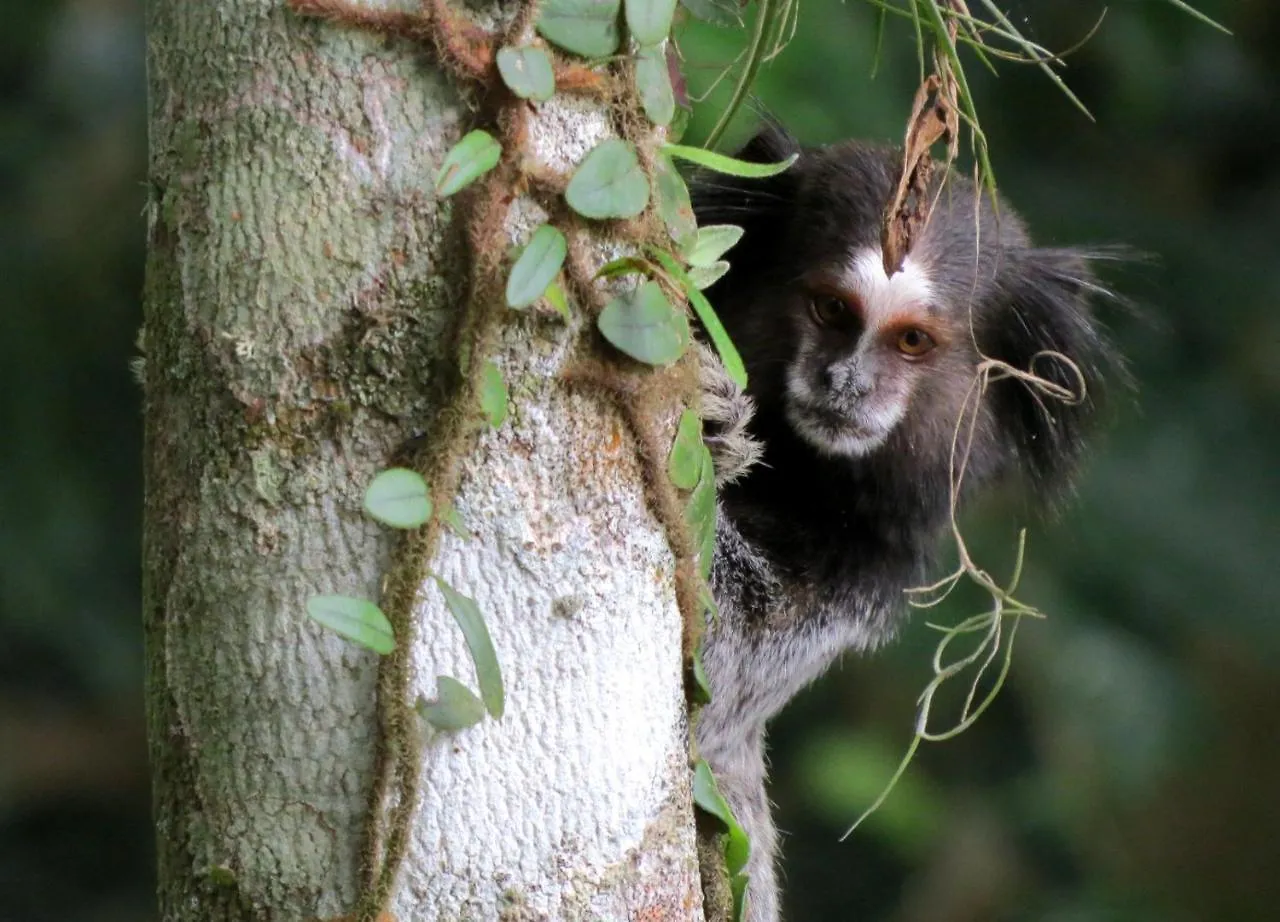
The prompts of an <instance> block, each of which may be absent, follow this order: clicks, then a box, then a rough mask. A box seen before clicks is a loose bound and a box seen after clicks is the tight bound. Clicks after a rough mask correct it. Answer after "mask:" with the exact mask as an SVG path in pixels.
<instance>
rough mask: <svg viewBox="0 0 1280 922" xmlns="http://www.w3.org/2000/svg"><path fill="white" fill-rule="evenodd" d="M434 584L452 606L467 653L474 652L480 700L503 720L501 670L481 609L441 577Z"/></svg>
mask: <svg viewBox="0 0 1280 922" xmlns="http://www.w3.org/2000/svg"><path fill="white" fill-rule="evenodd" d="M435 580H436V585H437V586H439V587H440V591H441V592H442V593H444V601H445V604H446V605H448V606H449V611H451V612H453V617H454V619H455V620H456V621H457V622H458V627H460V628H462V636H463V637H464V638H465V639H466V641H467V649H469V650H470V651H471V661H472V662H473V663H475V667H476V679H477V680H478V681H479V682H480V698H481V700H483V701H484V706H485V708H486V709H488V711H489V713H490V714H492V715H493V716H494V717H501V716H502V711H503V709H504V707H505V704H504V702H503V699H504V695H505V693H504V691H503V688H502V670H500V669H499V668H498V654H497V653H496V652H495V651H494V649H493V640H492V638H490V637H489V629H488V628H487V627H486V626H485V623H484V616H483V615H481V614H480V608H479V607H478V606H477V605H476V603H475V600H474V599H471V598H468V597H467V596H465V595H463V594H462V593H460V592H458V591H457V590H455V589H454V588H453V587H452V586H450V585H449V584H448V583H446V582H445V581H444V580H442V579H441V578H440V577H438V576H437V577H436V578H435Z"/></svg>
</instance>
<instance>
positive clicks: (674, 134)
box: [667, 104, 693, 144]
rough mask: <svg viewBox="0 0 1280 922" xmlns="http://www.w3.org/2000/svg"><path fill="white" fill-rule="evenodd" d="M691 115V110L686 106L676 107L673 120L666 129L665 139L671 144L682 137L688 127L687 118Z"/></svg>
mask: <svg viewBox="0 0 1280 922" xmlns="http://www.w3.org/2000/svg"><path fill="white" fill-rule="evenodd" d="M691 115H693V110H692V109H690V108H689V107H688V106H687V105H684V104H681V105H678V106H676V114H675V118H673V119H672V120H671V125H670V127H668V128H667V139H668V140H669V141H670V142H671V143H672V144H674V143H675V142H676V141H679V140H680V139H681V138H683V137H684V133H685V130H686V129H688V127H689V117H690V116H691Z"/></svg>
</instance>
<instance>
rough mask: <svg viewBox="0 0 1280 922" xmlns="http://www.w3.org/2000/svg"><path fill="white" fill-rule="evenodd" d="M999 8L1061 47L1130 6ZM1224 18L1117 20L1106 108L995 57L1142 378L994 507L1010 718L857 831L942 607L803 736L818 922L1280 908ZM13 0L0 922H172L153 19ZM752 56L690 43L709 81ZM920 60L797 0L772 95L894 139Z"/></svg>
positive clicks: (8, 56)
mask: <svg viewBox="0 0 1280 922" xmlns="http://www.w3.org/2000/svg"><path fill="white" fill-rule="evenodd" d="M1001 5H1002V7H1003V8H1005V9H1007V10H1008V11H1009V12H1010V15H1011V16H1012V18H1013V19H1014V20H1015V22H1017V24H1018V25H1019V26H1020V27H1022V28H1024V29H1025V30H1028V31H1029V32H1030V34H1031V35H1032V37H1033V38H1035V39H1036V40H1038V41H1039V42H1041V43H1042V44H1044V45H1046V46H1048V47H1050V48H1054V49H1062V48H1067V47H1069V46H1071V45H1073V44H1075V43H1076V42H1077V41H1078V40H1079V39H1080V38H1081V37H1083V36H1084V35H1085V34H1086V33H1087V32H1088V31H1089V28H1090V27H1091V26H1092V24H1093V22H1094V21H1095V20H1096V19H1097V17H1098V15H1099V13H1100V12H1101V11H1102V9H1103V6H1102V4H1101V3H1099V2H1094V0H1071V2H1056V3H1055V2H1051V0H1005V2H1003V3H1002V4H1001ZM1199 5H1200V6H1201V7H1202V8H1203V9H1205V10H1206V11H1207V12H1209V13H1210V14H1212V15H1214V16H1215V17H1217V18H1219V19H1220V20H1221V21H1223V22H1225V23H1226V24H1227V25H1228V26H1230V27H1231V28H1232V29H1233V30H1234V32H1235V35H1234V37H1227V36H1223V35H1221V34H1218V33H1215V32H1213V31H1211V30H1210V29H1208V28H1206V27H1204V26H1203V25H1200V24H1198V23H1196V22H1195V21H1194V20H1192V19H1191V18H1189V17H1187V16H1185V15H1183V14H1181V13H1179V12H1177V11H1176V10H1174V9H1173V8H1172V7H1171V6H1170V5H1168V4H1166V3H1163V2H1159V0H1130V2H1124V0H1118V2H1115V3H1113V4H1112V5H1111V7H1110V9H1109V11H1108V13H1107V15H1106V18H1105V20H1104V22H1103V23H1102V26H1101V28H1100V29H1099V31H1098V32H1097V34H1096V35H1095V36H1094V37H1093V38H1092V39H1091V40H1090V41H1089V42H1088V43H1087V44H1086V45H1085V46H1084V47H1083V48H1082V49H1080V50H1079V51H1077V52H1075V53H1074V54H1073V55H1072V56H1071V57H1070V59H1069V63H1070V68H1069V70H1068V72H1067V74H1066V76H1067V79H1068V80H1069V81H1070V83H1071V85H1072V87H1073V88H1074V89H1075V91H1076V92H1077V93H1078V94H1079V95H1080V97H1081V98H1082V99H1083V100H1084V101H1085V103H1086V104H1087V105H1088V106H1089V107H1090V108H1091V109H1092V111H1093V112H1094V114H1095V116H1096V117H1097V122H1096V124H1095V123H1090V122H1088V121H1087V120H1085V119H1084V118H1083V117H1082V116H1081V115H1080V114H1079V113H1078V112H1077V111H1076V110H1074V109H1073V108H1072V107H1071V106H1070V105H1069V104H1068V103H1067V102H1066V101H1065V100H1064V99H1063V98H1062V96H1061V95H1060V94H1059V93H1058V92H1057V91H1056V90H1055V89H1054V88H1053V87H1052V86H1051V85H1049V83H1048V82H1047V81H1046V80H1045V79H1044V78H1043V77H1042V76H1041V75H1039V74H1038V73H1037V72H1036V71H1034V69H1031V68H1027V67H1025V66H1017V65H1004V66H1002V67H1001V72H1000V76H999V78H998V79H995V78H992V77H990V76H989V75H985V74H984V73H983V72H982V70H981V68H980V67H979V66H977V65H976V63H975V62H973V61H972V59H971V58H970V59H968V61H969V63H970V69H969V73H970V75H971V79H972V81H973V84H974V88H975V92H976V95H977V100H978V111H979V114H980V115H981V117H982V118H983V123H984V126H985V129H986V131H987V134H988V136H989V139H990V143H991V149H992V155H993V160H994V164H995V169H996V172H997V177H998V179H999V182H1000V185H1001V189H1002V192H1003V193H1004V194H1005V195H1006V196H1007V197H1008V198H1009V200H1010V201H1012V202H1013V203H1014V204H1015V205H1016V206H1017V207H1018V208H1019V209H1020V210H1021V211H1022V212H1023V213H1024V214H1025V215H1026V216H1027V217H1028V218H1029V220H1030V223H1031V225H1032V227H1033V228H1034V229H1035V231H1036V233H1037V235H1038V237H1039V239H1040V240H1041V241H1043V242H1046V243H1124V244H1128V245H1130V246H1132V247H1134V248H1135V249H1137V250H1140V251H1144V252H1147V253H1150V254H1152V256H1153V257H1154V258H1153V259H1152V260H1150V261H1147V262H1143V263H1135V264H1134V265H1132V266H1129V267H1122V268H1120V269H1119V271H1112V272H1110V274H1109V275H1108V281H1109V282H1110V283H1112V284H1113V285H1114V286H1116V287H1118V288H1119V289H1120V290H1121V291H1122V292H1123V293H1124V294H1125V295H1127V296H1128V297H1130V298H1131V299H1132V300H1134V301H1135V302H1137V304H1138V305H1139V307H1140V309H1141V310H1140V312H1139V313H1140V315H1141V316H1133V315H1129V314H1125V313H1121V312H1116V313H1115V315H1114V316H1112V317H1110V318H1109V319H1110V321H1111V325H1112V327H1113V329H1114V331H1115V335H1116V338H1117V339H1118V340H1119V342H1120V343H1121V345H1122V348H1123V349H1124V351H1125V353H1126V354H1127V355H1128V356H1129V357H1130V358H1131V360H1132V364H1133V370H1134V374H1135V377H1136V379H1137V381H1138V389H1137V391H1136V393H1135V395H1134V397H1133V399H1131V400H1122V401H1120V407H1119V411H1118V414H1117V416H1118V419H1117V421H1116V423H1115V425H1114V427H1113V429H1112V431H1111V432H1110V433H1109V436H1108V438H1107V439H1106V440H1105V441H1104V442H1103V444H1102V445H1101V447H1100V449H1099V451H1098V453H1097V455H1096V457H1095V458H1094V460H1093V463H1092V465H1091V467H1090V469H1089V472H1088V476H1087V477H1086V478H1085V480H1084V482H1083V483H1082V485H1081V489H1080V495H1079V502H1078V503H1077V504H1076V505H1074V506H1073V507H1071V508H1070V509H1069V510H1068V511H1067V512H1066V513H1064V514H1063V515H1062V516H1060V517H1059V518H1058V519H1057V520H1056V521H1053V522H1048V523H1046V522H1040V521H1037V520H1034V519H1028V518H1027V516H1026V514H1025V512H1024V510H1023V509H1022V508H1021V507H1018V506H1012V505H1010V506H1004V507H1002V508H1001V509H999V510H989V511H988V515H986V516H985V517H979V518H975V519H974V520H972V521H970V522H969V523H968V526H967V527H968V528H969V530H970V531H971V532H972V534H973V535H974V538H975V542H974V543H975V551H976V553H977V554H978V555H979V561H980V562H981V563H983V564H985V565H988V566H989V567H990V568H991V569H993V571H994V572H996V573H1002V572H1005V571H1006V569H1007V567H1008V564H1009V560H1010V557H1011V550H1012V548H1013V545H1014V538H1015V535H1016V530H1017V528H1018V527H1019V526H1020V525H1021V524H1023V523H1024V521H1027V522H1029V523H1030V524H1031V527H1032V533H1031V538H1030V543H1029V551H1028V560H1029V562H1028V567H1027V576H1026V579H1025V581H1024V593H1023V594H1024V596H1025V597H1026V598H1027V599H1028V600H1030V601H1031V602H1033V603H1035V604H1037V605H1039V606H1040V607H1042V608H1044V609H1045V610H1047V611H1049V612H1050V613H1051V618H1050V619H1049V620H1048V621H1044V622H1030V623H1027V624H1025V625H1024V626H1023V627H1022V629H1021V630H1020V633H1019V639H1018V640H1019V646H1018V653H1017V656H1016V658H1015V665H1014V669H1013V673H1012V676H1011V679H1010V682H1009V684H1008V686H1007V687H1006V689H1005V691H1004V693H1003V694H1002V696H1001V697H1000V699H999V700H998V702H997V704H996V705H995V707H993V708H992V709H991V710H990V711H989V712H988V713H987V714H986V715H984V717H983V718H982V720H980V721H979V722H978V724H977V725H976V726H975V727H974V728H973V729H971V730H970V731H969V732H967V733H966V734H964V735H963V736H961V737H960V738H959V739H957V740H955V741H953V742H949V743H944V744H939V745H933V746H928V747H926V748H925V749H924V750H923V751H922V753H921V754H920V756H919V758H918V759H917V761H916V763H915V764H914V766H913V767H912V768H911V770H910V773H909V774H908V776H907V777H906V779H905V780H904V781H903V783H902V784H901V785H900V786H899V787H898V789H897V791H896V792H895V793H894V795H893V797H892V798H891V799H890V800H889V802H888V803H887V804H886V806H885V807H884V808H882V809H881V811H880V812H879V813H877V814H876V815H875V816H874V817H873V818H872V819H871V820H870V821H868V823H867V824H866V825H865V826H864V827H863V828H861V829H860V830H859V831H858V832H857V833H856V834H855V835H854V836H853V837H852V838H850V839H849V840H848V841H846V842H844V843H843V844H840V843H837V841H836V839H837V837H838V835H839V834H840V833H841V832H842V831H843V829H844V828H845V827H846V826H847V825H848V824H849V823H850V822H851V821H852V820H853V819H854V818H856V817H857V815H858V814H859V813H860V812H861V811H862V809H863V808H864V807H865V806H866V805H867V804H868V803H869V802H870V800H871V799H872V798H873V797H874V796H875V794H876V793H877V792H878V791H879V789H880V787H881V786H882V785H883V783H884V782H885V781H886V780H887V778H888V777H889V775H890V773H891V772H892V768H893V765H894V764H895V762H896V760H897V758H898V757H899V755H900V754H901V752H902V750H903V748H904V747H905V745H906V743H907V741H908V738H909V735H910V727H911V723H912V717H913V702H914V699H915V696H916V694H917V693H918V691H919V690H920V689H921V688H922V687H923V685H924V683H925V681H926V680H927V678H928V660H929V655H930V652H931V647H932V644H933V643H934V642H935V636H934V635H932V634H931V632H929V631H928V630H927V629H926V628H925V627H924V626H923V624H922V621H923V619H922V618H916V619H915V621H914V623H913V626H912V628H911V629H910V630H908V631H907V632H906V635H905V637H904V638H903V641H902V642H901V643H899V644H897V645H896V646H894V647H893V648H892V649H890V650H888V651H886V652H885V653H883V654H881V655H879V656H877V657H875V658H868V659H861V660H857V661H854V660H850V661H847V662H846V663H845V664H844V667H843V668H842V669H839V670H837V671H836V672H835V673H834V674H833V675H831V676H830V677H828V679H826V680H825V681H823V682H822V683H820V684H819V685H818V686H816V687H815V688H814V689H813V690H811V691H810V692H808V693H807V694H805V695H803V696H802V697H801V698H800V699H798V700H797V701H796V702H795V704H794V705H793V706H792V707H791V709H790V710H789V711H788V712H787V713H786V715H785V716H784V717H783V718H782V719H781V720H780V721H779V722H778V724H777V726H776V727H775V729H774V731H773V734H772V761H773V765H774V778H775V784H774V788H773V795H774V797H775V799H776V801H777V802H778V805H779V810H778V819H779V824H780V826H781V827H782V828H783V830H785V832H786V838H785V841H784V853H785V859H786V860H785V867H784V871H785V881H786V903H787V906H788V918H789V919H791V920H794V922H810V920H853V922H864V920H882V922H1000V920H1011V922H1012V920H1037V922H1113V920H1114V922H1145V920H1153V922H1154V920H1161V922H1237V920H1239V922H1247V920H1264V919H1265V920H1275V919H1277V918H1280V909H1277V907H1278V906H1280V793H1278V792H1277V785H1278V784H1280V665H1278V663H1280V618H1277V617H1275V616H1274V614H1273V612H1274V609H1275V607H1276V605H1275V603H1274V601H1273V600H1274V599H1276V598H1280V462H1278V461H1277V458H1278V457H1280V363H1277V360H1276V356H1277V354H1278V352H1280V105H1277V102H1276V90H1277V88H1280V54H1277V52H1276V49H1277V48H1280V2H1273V0H1237V2H1229V0H1200V3H1199ZM5 12H6V14H7V16H6V22H5V26H6V28H4V29H3V30H0V48H3V54H0V91H2V92H0V234H3V237H2V239H3V246H0V280H2V282H3V308H2V309H0V375H3V378H2V380H3V382H4V386H3V388H0V408H3V415H2V417H0V418H2V419H3V423H4V425H3V429H0V922H10V920H13V922H42V920H59V922H79V920H84V922H143V920H150V919H153V918H154V910H153V908H152V905H151V889H152V874H153V871H152V868H151V851H152V845H151V838H152V829H151V823H150V820H149V817H148V793H147V780H146V761H145V746H144V740H143V727H142V699H141V682H142V675H141V661H142V659H141V655H140V642H141V632H140V628H139V618H138V610H139V599H138V583H139V569H138V546H139V534H138V529H139V507H140V490H141V478H140V470H139V461H140V440H141V427H140V418H139V406H138V392H137V389H136V387H135V386H134V384H133V382H132V380H131V378H130V374H129V370H128V363H129V359H130V356H131V355H132V352H133V339H134V335H135V332H136V329H137V327H138V324H139V321H140V305H139V292H140V290H141V267H142V256H143V253H142V239H143V226H142V218H141V210H142V205H143V202H144V199H145V194H144V193H145V189H144V186H143V182H144V170H145V122H144V109H143V99H144V91H145V80H144V72H143V64H142V60H143V50H144V44H145V42H144V36H143V34H142V23H141V4H140V2H139V0H67V2H55V0H9V2H7V3H6V4H5ZM741 39H742V34H741V32H738V31H732V30H716V29H712V28H709V27H701V26H700V27H696V28H690V29H687V30H685V32H684V33H683V35H682V40H681V44H682V47H683V49H684V51H685V53H686V56H687V65H688V67H687V69H688V72H689V77H690V83H691V85H692V86H693V87H694V88H695V89H696V88H697V87H699V86H706V85H707V84H708V83H709V82H710V80H711V79H712V78H713V77H714V75H715V73H716V71H717V68H718V66H719V65H722V64H723V63H725V62H727V61H729V60H731V59H732V58H733V55H734V54H735V53H736V49H737V47H739V45H740V43H741ZM911 43H912V38H911V32H910V28H909V26H905V27H904V26H903V25H902V24H899V23H894V22H891V23H890V28H889V31H888V33H887V35H886V38H885V42H884V52H883V60H882V62H881V66H880V70H879V73H878V75H877V76H876V78H875V79H874V80H872V79H871V78H870V70H871V60H872V56H873V49H874V44H875V40H874V15H873V13H872V12H871V10H870V8H869V7H868V6H867V5H866V4H864V3H861V2H856V0H846V2H845V3H843V4H842V3H839V2H837V0H804V3H803V5H802V8H801V17H800V27H799V31H798V34H797V35H796V38H795V40H794V42H793V43H792V44H791V46H790V47H789V48H788V49H787V50H786V51H785V52H784V53H783V54H782V55H781V57H779V58H778V59H777V60H776V61H775V62H774V63H773V64H771V65H770V66H768V67H767V68H766V69H765V71H764V73H763V75H762V79H761V80H760V83H759V85H758V89H757V95H758V97H759V99H760V101H761V103H762V105H763V106H765V107H766V108H767V109H769V110H770V111H771V112H773V113H775V114H776V115H778V116H779V117H780V118H781V119H782V120H783V121H785V122H786V123H787V124H788V125H789V126H790V127H791V129H792V130H793V131H794V132H795V133H797V134H798V135H799V136H800V137H801V138H802V139H803V140H804V141H806V142H809V143H818V142H823V141H829V140H834V139H837V138H842V137H846V136H850V135H857V136H864V137H876V138H884V139H889V140H897V139H898V138H899V137H900V136H901V133H902V127H903V124H904V120H905V117H906V114H907V112H908V110H909V106H910V101H911V96H912V93H913V91H914V85H915V80H916V58H915V52H914V49H913V47H912V44H911ZM710 108H711V109H714V106H711V107H710ZM710 114H714V113H713V112H712V113H710ZM708 124H709V117H708V113H707V112H703V113H701V114H700V115H699V116H698V117H697V118H695V121H694V125H693V136H694V137H696V136H697V132H698V131H699V130H701V131H705V130H706V128H707V127H708ZM970 601H972V600H970ZM964 603H965V600H964V599H957V600H956V603H955V604H951V605H949V606H948V607H947V609H946V611H945V612H943V613H939V614H938V617H940V618H943V619H945V620H951V621H955V620H958V619H959V618H960V617H963V616H964V615H966V614H968V613H970V611H971V610H972V609H971V608H967V607H966V606H965V604H964Z"/></svg>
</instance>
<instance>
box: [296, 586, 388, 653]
mask: <svg viewBox="0 0 1280 922" xmlns="http://www.w3.org/2000/svg"><path fill="white" fill-rule="evenodd" d="M307 615H308V616H309V617H310V618H311V620H313V621H317V622H319V623H320V624H323V625H324V626H325V627H327V628H329V630H331V631H337V632H338V633H339V634H341V635H342V636H343V637H346V638H347V639H348V640H354V641H355V642H356V643H358V644H360V645H361V646H364V647H368V648H369V649H370V650H372V651H373V652H374V653H381V654H383V655H384V656H385V655H386V654H388V653H390V652H391V651H392V650H394V649H395V648H396V639H395V635H394V634H393V633H392V631H391V622H390V621H388V620H387V616H386V615H384V614H383V613H382V609H381V608H379V607H378V606H377V605H374V604H373V603H372V602H370V601H368V600H367V599H353V598H351V597H349V596H345V595H313V596H312V597H311V598H309V599H307Z"/></svg>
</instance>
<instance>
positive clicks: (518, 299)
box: [507, 224, 569, 308]
mask: <svg viewBox="0 0 1280 922" xmlns="http://www.w3.org/2000/svg"><path fill="white" fill-rule="evenodd" d="M568 251H569V247H568V244H567V243H566V242H565V239H564V234H562V233H560V231H558V230H556V229H555V228H554V227H552V226H551V225H550V224H544V225H542V226H541V227H539V228H538V229H537V230H536V231H534V232H533V236H532V237H530V238H529V245H528V246H526V247H525V248H524V250H523V251H521V253H520V258H519V259H517V260H516V264H515V265H514V266H512V267H511V275H510V276H508V277H507V304H508V305H509V306H511V307H515V308H520V307H528V306H529V305H530V304H532V303H533V302H534V301H537V300H538V299H539V298H541V297H542V295H543V293H544V292H546V290H547V286H548V285H550V284H551V283H552V282H553V281H555V278H556V275H557V274H558V273H559V272H560V267H561V266H562V265H564V257H565V254H566V253H567V252H568Z"/></svg>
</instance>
